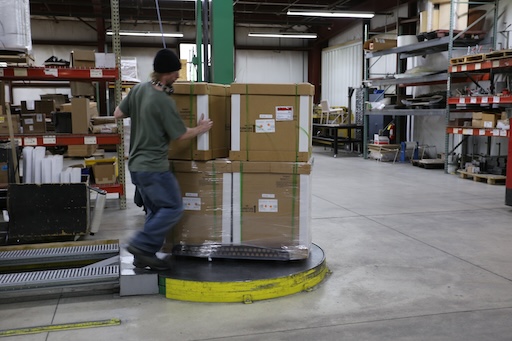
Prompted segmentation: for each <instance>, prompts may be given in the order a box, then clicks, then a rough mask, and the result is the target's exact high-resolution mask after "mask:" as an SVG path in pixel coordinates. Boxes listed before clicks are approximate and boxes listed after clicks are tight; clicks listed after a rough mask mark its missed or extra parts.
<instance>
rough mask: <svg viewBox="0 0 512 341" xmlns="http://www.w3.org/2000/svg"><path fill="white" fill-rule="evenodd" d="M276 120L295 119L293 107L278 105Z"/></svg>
mask: <svg viewBox="0 0 512 341" xmlns="http://www.w3.org/2000/svg"><path fill="white" fill-rule="evenodd" d="M276 121H293V107H285V106H280V107H276Z"/></svg>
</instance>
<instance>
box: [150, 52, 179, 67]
mask: <svg viewBox="0 0 512 341" xmlns="http://www.w3.org/2000/svg"><path fill="white" fill-rule="evenodd" d="M180 69H181V62H180V60H179V58H178V56H176V54H175V53H174V52H172V51H171V50H168V49H162V50H160V51H158V52H157V54H156V56H155V60H153V70H155V72H158V73H168V72H174V71H178V70H180Z"/></svg>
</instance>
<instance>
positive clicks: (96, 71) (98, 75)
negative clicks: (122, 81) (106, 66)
mask: <svg viewBox="0 0 512 341" xmlns="http://www.w3.org/2000/svg"><path fill="white" fill-rule="evenodd" d="M89 74H90V75H91V78H103V70H99V69H91V70H89Z"/></svg>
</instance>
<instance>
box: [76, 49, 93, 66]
mask: <svg viewBox="0 0 512 341" xmlns="http://www.w3.org/2000/svg"><path fill="white" fill-rule="evenodd" d="M94 53H95V52H94V50H73V51H71V66H72V67H74V68H77V67H84V68H94V67H96V57H95V54H94Z"/></svg>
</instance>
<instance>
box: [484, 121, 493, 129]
mask: <svg viewBox="0 0 512 341" xmlns="http://www.w3.org/2000/svg"><path fill="white" fill-rule="evenodd" d="M493 123H494V122H493V121H484V128H494V125H493Z"/></svg>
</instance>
